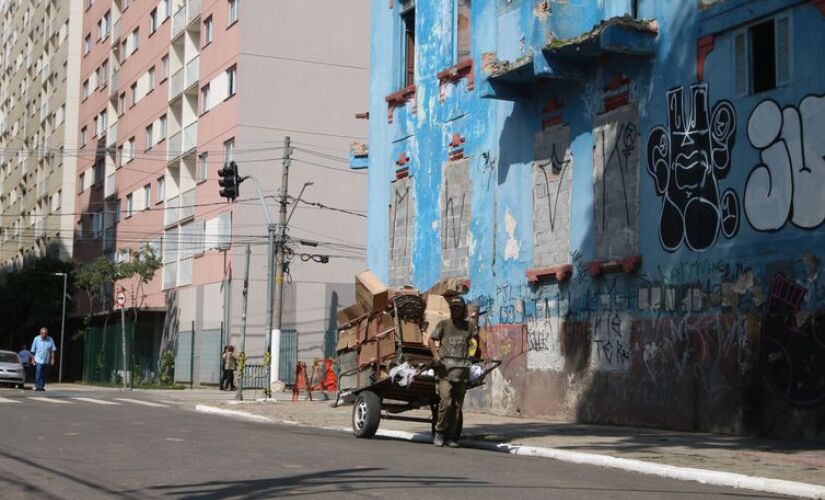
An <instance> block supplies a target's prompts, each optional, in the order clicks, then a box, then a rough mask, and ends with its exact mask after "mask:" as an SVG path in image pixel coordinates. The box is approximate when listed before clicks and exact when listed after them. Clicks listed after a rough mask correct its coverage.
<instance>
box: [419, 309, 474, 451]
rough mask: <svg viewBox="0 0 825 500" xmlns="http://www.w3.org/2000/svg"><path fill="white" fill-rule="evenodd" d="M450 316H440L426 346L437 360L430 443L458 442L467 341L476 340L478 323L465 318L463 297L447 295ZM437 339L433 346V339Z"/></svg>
mask: <svg viewBox="0 0 825 500" xmlns="http://www.w3.org/2000/svg"><path fill="white" fill-rule="evenodd" d="M447 300H448V302H449V304H450V319H445V320H441V321H440V322H439V323H438V325H436V327H435V331H434V332H433V334H432V336H431V337H430V341H429V347H430V351H431V352H432V353H433V359H434V360H435V362H436V363H437V364H438V396H439V398H440V402H439V404H438V418H437V421H436V424H435V436H433V444H434V445H436V446H444V441H445V439H446V442H447V446H449V447H451V448H454V447H457V446H458V435H457V434H458V432H457V427H458V426H457V424H458V418H459V415H460V414H461V407H462V406H463V405H464V394H465V392H466V391H467V381H468V380H469V378H470V365H471V364H472V361H471V359H470V345H471V342H472V340H473V339H476V341H478V327H477V326H476V325H475V323H473V322H471V321H468V320H467V305H466V303H465V302H464V299H463V298H462V297H458V296H456V297H450V298H449V299H447ZM436 340H437V341H438V343H439V344H438V348H437V349H436V346H435V342H434V341H436Z"/></svg>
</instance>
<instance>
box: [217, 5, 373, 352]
mask: <svg viewBox="0 0 825 500" xmlns="http://www.w3.org/2000/svg"><path fill="white" fill-rule="evenodd" d="M241 8H242V9H243V12H242V14H241V17H242V19H241V23H242V30H241V42H240V43H241V45H240V46H241V49H240V55H239V59H238V61H239V62H238V68H239V73H240V75H241V76H240V77H239V97H240V101H239V118H238V133H237V147H238V148H239V149H241V150H246V151H247V153H246V154H244V155H243V156H238V157H236V158H235V159H236V161H237V162H238V165H239V166H240V168H241V173H242V174H243V175H248V174H251V175H255V176H256V177H257V178H258V179H260V181H261V183H262V184H263V189H264V190H265V194H267V195H273V194H275V193H276V191H277V189H278V188H279V187H280V184H281V175H282V160H281V157H282V156H283V149H282V146H283V140H284V137H285V136H287V135H289V136H290V137H291V139H292V141H293V147H294V148H295V150H294V160H293V162H292V165H291V168H290V172H289V194H290V195H291V196H294V197H297V196H298V194H299V192H300V191H301V188H302V186H303V185H304V184H305V183H306V182H312V183H313V185H312V186H309V187H307V189H306V191H304V194H303V196H302V199H303V200H306V201H309V202H316V203H322V204H324V205H326V206H330V207H335V208H342V209H345V210H347V211H351V212H356V213H360V214H362V215H361V216H359V215H353V214H347V213H342V212H336V211H331V210H327V209H321V208H318V207H317V206H309V205H305V204H300V205H299V206H298V208H297V209H296V210H295V212H294V215H293V216H292V219H291V220H290V222H289V235H290V237H291V238H292V242H291V245H290V246H291V248H292V249H293V250H294V252H295V256H294V258H292V259H291V262H290V264H289V271H290V274H291V283H289V284H288V285H287V286H285V292H284V293H285V305H284V316H283V328H284V329H295V330H297V331H298V353H299V359H301V360H304V361H310V362H311V361H312V360H313V359H314V358H317V357H321V356H322V355H323V345H324V336H325V332H326V331H327V330H329V329H330V328H333V329H334V328H335V326H336V325H335V324H334V318H335V314H336V312H337V308H342V307H346V306H348V305H350V303H351V302H352V301H353V299H354V295H353V292H352V288H353V287H354V281H355V274H356V273H358V272H360V271H362V270H363V269H364V267H365V259H364V253H365V246H366V245H365V243H364V242H365V240H366V218H365V217H364V215H365V214H366V208H367V198H366V181H367V179H366V174H364V173H357V172H353V171H350V170H349V168H348V165H347V163H346V161H340V160H341V159H345V158H346V157H347V155H348V152H349V148H350V144H352V143H353V142H365V141H366V137H367V124H366V122H364V121H361V120H356V118H355V115H356V113H362V112H364V111H366V110H367V107H368V105H369V98H368V94H367V92H368V82H369V29H368V27H369V2H368V1H366V0H359V1H357V2H347V3H345V4H344V3H341V4H340V5H339V4H338V3H330V4H325V5H324V7H323V8H321V7H320V6H319V5H317V4H315V3H312V2H303V1H300V0H294V1H293V0H290V1H280V2H270V1H264V0H260V1H252V2H244V3H243V4H242V7H241ZM256 148H257V149H266V150H265V151H260V152H255V151H254V150H255V149H256ZM241 191H242V195H241V197H242V198H252V197H254V196H255V190H254V186H252V185H251V182H248V183H245V184H243V186H242V189H241ZM268 203H269V206H270V211H271V213H272V214H273V217H274V219H275V221H276V222H277V210H278V207H277V205H276V203H275V202H274V200H273V198H269V199H268ZM290 209H291V207H290ZM385 217H386V215H385ZM265 235H266V221H265V218H264V215H263V212H262V210H261V208H260V206H259V205H258V204H257V203H248V202H247V203H244V204H238V205H237V206H236V208H235V222H234V228H233V236H234V237H235V239H236V240H239V241H246V240H250V239H256V241H257V242H259V243H261V244H257V245H254V246H253V253H252V261H251V262H252V264H251V269H252V273H251V275H252V280H251V282H250V293H249V306H248V307H249V316H248V326H247V329H248V330H247V335H248V341H247V342H251V344H247V345H248V346H249V347H248V349H247V350H248V352H249V354H250V356H252V357H253V359H258V358H259V356H261V355H262V354H263V352H264V348H265V337H264V335H265V331H266V315H265V310H266V301H265V297H266V285H267V280H266V246H265V245H263V243H265V241H266V240H265V238H262V237H265ZM301 240H305V241H310V242H317V243H318V246H317V247H312V246H307V245H304V244H301V243H300V241H301ZM238 248H239V250H237V251H235V252H234V253H233V260H232V268H233V280H232V299H231V303H232V305H231V308H232V314H231V319H230V325H229V328H230V332H231V334H232V335H233V336H237V335H238V333H239V331H240V311H241V304H242V296H241V285H242V281H241V280H242V277H243V258H244V256H243V251H242V249H240V246H239V247H238ZM301 254H307V255H321V254H323V255H330V256H331V257H330V261H329V263H328V264H320V263H317V262H313V261H312V260H308V261H306V262H304V261H302V259H301ZM333 292H335V293H333Z"/></svg>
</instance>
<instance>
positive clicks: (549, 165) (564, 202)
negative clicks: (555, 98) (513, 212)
mask: <svg viewBox="0 0 825 500" xmlns="http://www.w3.org/2000/svg"><path fill="white" fill-rule="evenodd" d="M534 144H535V146H534V154H535V162H534V163H533V256H534V257H533V260H534V263H535V265H536V267H547V266H551V265H555V264H562V263H566V262H567V261H568V260H569V246H570V192H571V189H570V188H571V184H572V182H571V180H572V178H573V158H572V156H571V154H570V129H569V128H568V127H567V126H564V125H557V126H555V127H550V128H548V129H546V130H544V131H542V132H539V133H538V134H536V137H535V143H534Z"/></svg>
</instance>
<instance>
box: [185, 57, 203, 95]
mask: <svg viewBox="0 0 825 500" xmlns="http://www.w3.org/2000/svg"><path fill="white" fill-rule="evenodd" d="M198 78H200V64H199V56H195V57H194V58H193V59H192V60H191V61H189V62H188V63H186V84H185V85H184V87H185V88H187V89H188V88H189V87H191V86H192V85H194V84H196V83H198Z"/></svg>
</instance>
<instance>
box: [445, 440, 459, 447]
mask: <svg viewBox="0 0 825 500" xmlns="http://www.w3.org/2000/svg"><path fill="white" fill-rule="evenodd" d="M447 446H449V447H450V448H459V447H460V445H459V444H458V441H456V440H455V439H450V440H449V441H447Z"/></svg>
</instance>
